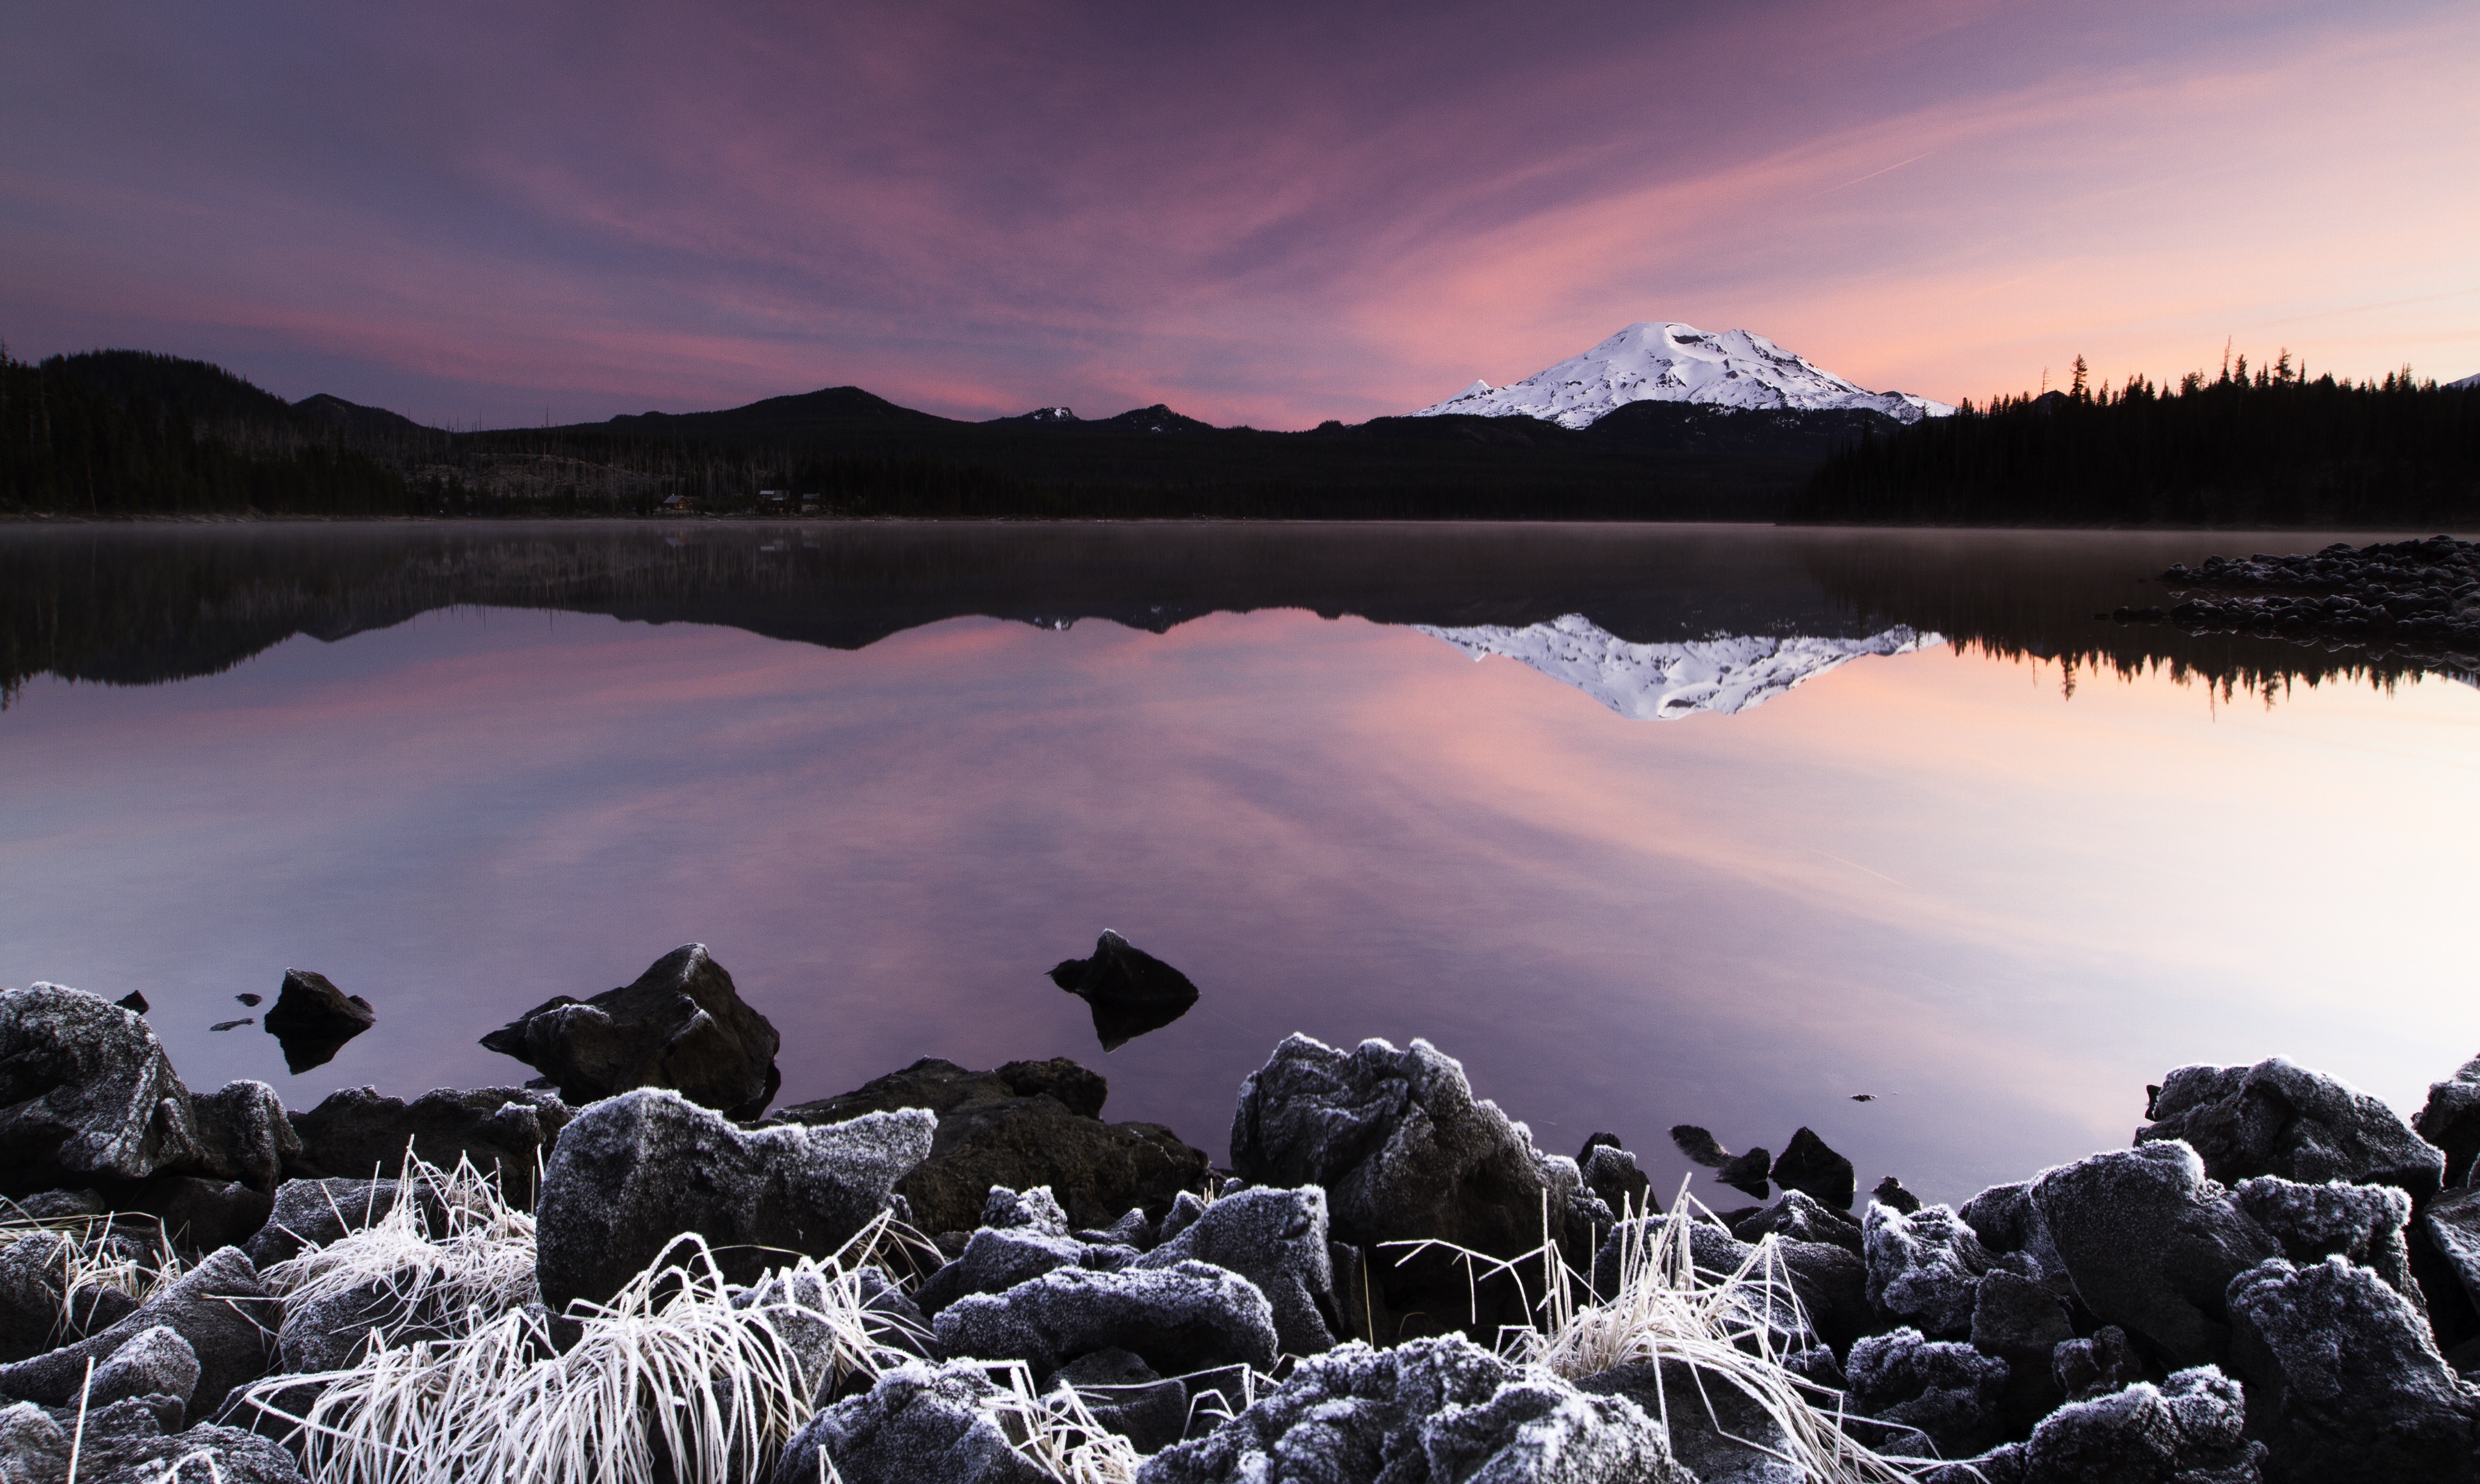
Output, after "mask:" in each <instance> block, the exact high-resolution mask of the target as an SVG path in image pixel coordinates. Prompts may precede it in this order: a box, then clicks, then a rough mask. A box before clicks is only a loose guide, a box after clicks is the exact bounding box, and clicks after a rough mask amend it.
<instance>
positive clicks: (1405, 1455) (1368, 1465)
mask: <svg viewBox="0 0 2480 1484" xmlns="http://www.w3.org/2000/svg"><path fill="white" fill-rule="evenodd" d="M1137 1479H1138V1484H1243V1481H1246V1484H1693V1476H1692V1475H1691V1474H1690V1473H1688V1471H1686V1470H1684V1469H1682V1468H1680V1467H1679V1465H1678V1464H1676V1463H1675V1462H1673V1461H1672V1460H1671V1457H1670V1450H1669V1446H1668V1445H1667V1443H1666V1441H1665V1439H1664V1437H1663V1433H1662V1429H1661V1426H1660V1424H1659V1423H1656V1422H1655V1421H1653V1420H1652V1419H1649V1418H1647V1417H1646V1416H1645V1415H1644V1413H1643V1411H1642V1410H1641V1409H1640V1408H1639V1407H1638V1406H1637V1405H1636V1404H1635V1403H1634V1402H1632V1401H1628V1400H1626V1399H1624V1398H1622V1397H1615V1396H1592V1395H1588V1394H1586V1393H1583V1392H1581V1391H1578V1390H1577V1389H1576V1388H1574V1387H1571V1386H1567V1385H1565V1384H1564V1383H1562V1382H1558V1381H1552V1380H1547V1379H1544V1378H1541V1377H1538V1376H1535V1375H1530V1374H1527V1373H1526V1372H1524V1371H1521V1370H1519V1369H1517V1368H1516V1367H1513V1366H1511V1365H1509V1364H1508V1363H1507V1362H1505V1361H1503V1360H1501V1359H1499V1358H1498V1357H1497V1356H1495V1355H1492V1354H1490V1353H1489V1352H1488V1351H1485V1350H1483V1349H1482V1348H1480V1347H1479V1346H1477V1345H1475V1344H1473V1343H1472V1342H1471V1341H1467V1340H1464V1339H1463V1338H1462V1337H1461V1336H1448V1337H1445V1338H1443V1339H1434V1340H1416V1341H1410V1342H1408V1343H1407V1344H1403V1345H1399V1346H1396V1347H1395V1348H1393V1349H1390V1350H1372V1349H1370V1348H1369V1347H1368V1346H1367V1345H1364V1344H1362V1343H1360V1342H1359V1341H1352V1342H1350V1343H1347V1344H1343V1345H1339V1346H1337V1347H1336V1348H1334V1349H1332V1350H1330V1351H1328V1352H1327V1353H1326V1354H1324V1355H1320V1356H1314V1357H1312V1358H1310V1359H1309V1360H1307V1361H1305V1362H1303V1363H1302V1364H1301V1365H1300V1367H1298V1368H1296V1369H1294V1370H1293V1372H1292V1374H1291V1376H1290V1377H1289V1378H1288V1379H1286V1380H1285V1381H1284V1382H1283V1384H1282V1385H1281V1386H1280V1387H1279V1388H1277V1389H1276V1390H1275V1391H1274V1392H1273V1393H1270V1394H1268V1395H1266V1396H1264V1397H1262V1398H1260V1399H1259V1400H1258V1402H1257V1403H1256V1405H1254V1406H1252V1407H1250V1408H1248V1409H1247V1410H1246V1411H1244V1412H1242V1413H1241V1414H1240V1415H1239V1416H1237V1417H1234V1418H1232V1419H1229V1420H1227V1421H1226V1422H1224V1423H1223V1424H1222V1425H1221V1426H1219V1427H1217V1428H1215V1429H1214V1431H1213V1432H1211V1433H1209V1434H1207V1435H1206V1436H1205V1437H1203V1438H1200V1439H1196V1440H1194V1441H1192V1442H1189V1443H1184V1444H1181V1445H1179V1446H1177V1447H1174V1448H1168V1449H1165V1450H1164V1451H1162V1452H1160V1453H1157V1454H1155V1455H1154V1456H1153V1457H1151V1458H1150V1459H1148V1460H1147V1461H1146V1463H1145V1466H1144V1467H1143V1468H1142V1469H1140V1470H1139V1471H1138V1472H1137Z"/></svg>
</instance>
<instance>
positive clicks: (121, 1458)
mask: <svg viewBox="0 0 2480 1484" xmlns="http://www.w3.org/2000/svg"><path fill="white" fill-rule="evenodd" d="M90 1421H91V1419H90ZM89 1480H92V1481H93V1484H308V1480H307V1479H306V1478H305V1477H304V1476H303V1474H302V1472H301V1467H300V1465H298V1464H297V1463H296V1462H294V1459H293V1455H292V1454H290V1453H288V1452H286V1451H284V1449H283V1448H282V1447H281V1446H280V1445H277V1444H276V1443H275V1441H274V1440H273V1439H271V1438H262V1437H259V1436H258V1435H257V1434H255V1433H247V1432H243V1431H242V1430H241V1429H239V1428H236V1427H220V1426H216V1425H213V1424H211V1423H200V1424H199V1425H197V1426H195V1427H193V1428H191V1429H190V1430H189V1431H187V1432H179V1433H173V1434H171V1435H170V1436H164V1435H163V1434H160V1433H158V1434H154V1435H151V1436H150V1435H148V1434H146V1433H145V1432H143V1431H142V1430H137V1429H133V1430H130V1431H126V1432H120V1433H117V1434H114V1435H107V1436H104V1437H100V1438H97V1437H89V1438H88V1439H87V1440H86V1446H85V1447H84V1448H82V1449H81V1450H80V1451H79V1455H78V1484H88V1481H89Z"/></svg>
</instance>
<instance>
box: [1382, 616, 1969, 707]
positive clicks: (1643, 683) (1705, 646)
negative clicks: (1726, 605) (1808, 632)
mask: <svg viewBox="0 0 2480 1484" xmlns="http://www.w3.org/2000/svg"><path fill="white" fill-rule="evenodd" d="M1414 627H1415V628H1417V629H1419V630H1420V631H1421V632H1422V633H1423V634H1429V635H1434V636H1436V637H1437V638H1442V639H1445V640H1446V641H1447V642H1448V643H1450V644H1453V645H1455V646H1456V647H1457V648H1458V649H1460V650H1462V651H1463V652H1464V653H1466V654H1468V655H1470V656H1472V657H1473V658H1474V659H1475V660H1485V659H1487V658H1488V657H1489V656H1491V655H1504V656H1506V657H1507V658H1508V659H1510V660H1514V661H1517V662H1519V663H1521V664H1528V665H1530V666H1532V667H1533V668H1535V669H1537V670H1539V671H1540V672H1541V673H1542V674H1544V675H1547V676H1549V677H1550V678H1551V679H1553V680H1556V681H1561V682H1563V683H1565V684H1567V685H1571V686H1574V687H1575V688H1576V689H1577V690H1582V691H1584V692H1585V693H1586V694H1587V695H1589V696H1591V697H1592V698H1593V699H1594V700H1597V701H1599V702H1601V703H1602V704H1603V705H1605V706H1607V707H1609V708H1610V709H1611V710H1613V711H1615V712H1617V713H1618V714H1619V715H1620V716H1627V717H1630V718H1632V719H1635V720H1639V721H1648V720H1649V721H1676V720H1678V719H1680V718H1681V717H1683V716H1694V715H1696V714H1697V713H1698V712H1718V713H1721V714H1722V715H1724V716H1729V715H1731V714H1733V713H1735V712H1743V711H1746V710H1748V709H1750V708H1751V707H1756V706H1762V705H1764V704H1765V703H1766V702H1767V701H1770V700H1771V699H1772V698H1773V697H1775V696H1777V695H1780V694H1782V693H1783V692H1784V691H1786V690H1790V689H1791V688H1792V687H1794V686H1795V685H1798V684H1799V683H1800V682H1801V681H1804V680H1808V679H1810V678H1811V677H1813V676H1818V675H1822V674H1824V673H1825V672H1826V671H1827V670H1830V669H1833V668H1835V667H1837V666H1838V665H1841V664H1847V663H1848V662H1849V661H1852V660H1856V659H1858V658H1859V657H1860V656H1862V655H1902V654H1910V653H1911V652H1912V651H1913V650H1915V649H1919V648H1921V647H1922V646H1924V645H1927V644H1934V643H1937V642H1939V638H1938V636H1936V635H1934V634H1923V633H1921V632H1919V631H1918V630H1915V629H1910V628H1893V629H1888V630H1887V631H1886V632H1884V633H1883V634H1873V635H1871V636H1869V637H1868V638H1807V637H1805V636H1797V635H1795V636H1793V637H1791V638H1772V637H1770V636H1764V635H1721V636H1718V637H1716V638H1708V639H1692V640H1689V641H1688V642H1686V643H1668V644H1631V643H1629V642H1628V641H1627V640H1626V639H1623V638H1619V637H1618V636H1617V635H1615V634H1613V633H1611V632H1610V631H1609V630H1608V629H1605V628H1603V627H1602V626H1601V625H1599V624H1597V623H1594V622H1593V621H1592V620H1591V619H1589V618H1587V617H1586V616H1585V615H1584V614H1582V613H1569V614H1568V615H1567V616H1566V617H1564V618H1558V619H1553V620H1552V621H1550V622H1548V623H1537V624H1533V625H1531V626H1530V627H1527V628H1522V629H1510V628H1505V627H1502V626H1500V625H1495V624H1490V625H1484V626H1482V627H1479V628H1471V629H1439V628H1433V627H1431V626H1430V625H1428V624H1416V625H1414Z"/></svg>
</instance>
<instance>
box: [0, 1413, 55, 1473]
mask: <svg viewBox="0 0 2480 1484" xmlns="http://www.w3.org/2000/svg"><path fill="white" fill-rule="evenodd" d="M68 1472H69V1435H68V1434H67V1433H66V1432H65V1431H63V1430H62V1428H61V1424H60V1423H58V1422H56V1421H53V1420H52V1415H51V1414H50V1413H48V1412H46V1411H44V1410H43V1409H42V1408H40V1407H39V1406H37V1405H35V1404H34V1403H33V1402H31V1401H21V1402H18V1403H16V1404H15V1405H13V1406H12V1407H9V1408H7V1409H6V1410H0V1484H58V1481H59V1480H62V1479H65V1478H67V1477H68Z"/></svg>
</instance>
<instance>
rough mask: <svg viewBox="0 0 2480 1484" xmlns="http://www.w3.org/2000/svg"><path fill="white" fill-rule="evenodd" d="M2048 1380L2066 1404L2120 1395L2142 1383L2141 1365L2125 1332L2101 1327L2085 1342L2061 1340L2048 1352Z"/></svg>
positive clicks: (2112, 1327)
mask: <svg viewBox="0 0 2480 1484" xmlns="http://www.w3.org/2000/svg"><path fill="white" fill-rule="evenodd" d="M2050 1377H2051V1379H2052V1380H2054V1381H2055V1382H2056V1383H2057V1387H2058V1390H2059V1392H2060V1393H2063V1394H2064V1395H2065V1396H2066V1398H2067V1400H2069V1401H2090V1400H2091V1399H2092V1398H2094V1397H2096V1396H2106V1395H2108V1394H2109V1393H2112V1392H2123V1391H2125V1390H2127V1388H2129V1387H2131V1386H2133V1385H2134V1384H2135V1383H2136V1382H2138V1381H2141V1380H2143V1379H2144V1362H2143V1360H2142V1359H2141V1358H2139V1357H2138V1356H2137V1355H2136V1353H2135V1347H2134V1346H2133V1345H2131V1344H2130V1343H2128V1341H2127V1331H2125V1330H2123V1329H2120V1328H2119V1327H2118V1326H2117V1325H2115V1324H2105V1325H2103V1326H2102V1327H2101V1328H2100V1329H2097V1330H2095V1331H2093V1333H2092V1335H2091V1337H2090V1338H2089V1339H2083V1340H2062V1341H2058V1345H2057V1348H2056V1349H2054V1350H2053V1351H2051V1352H2050Z"/></svg>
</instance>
